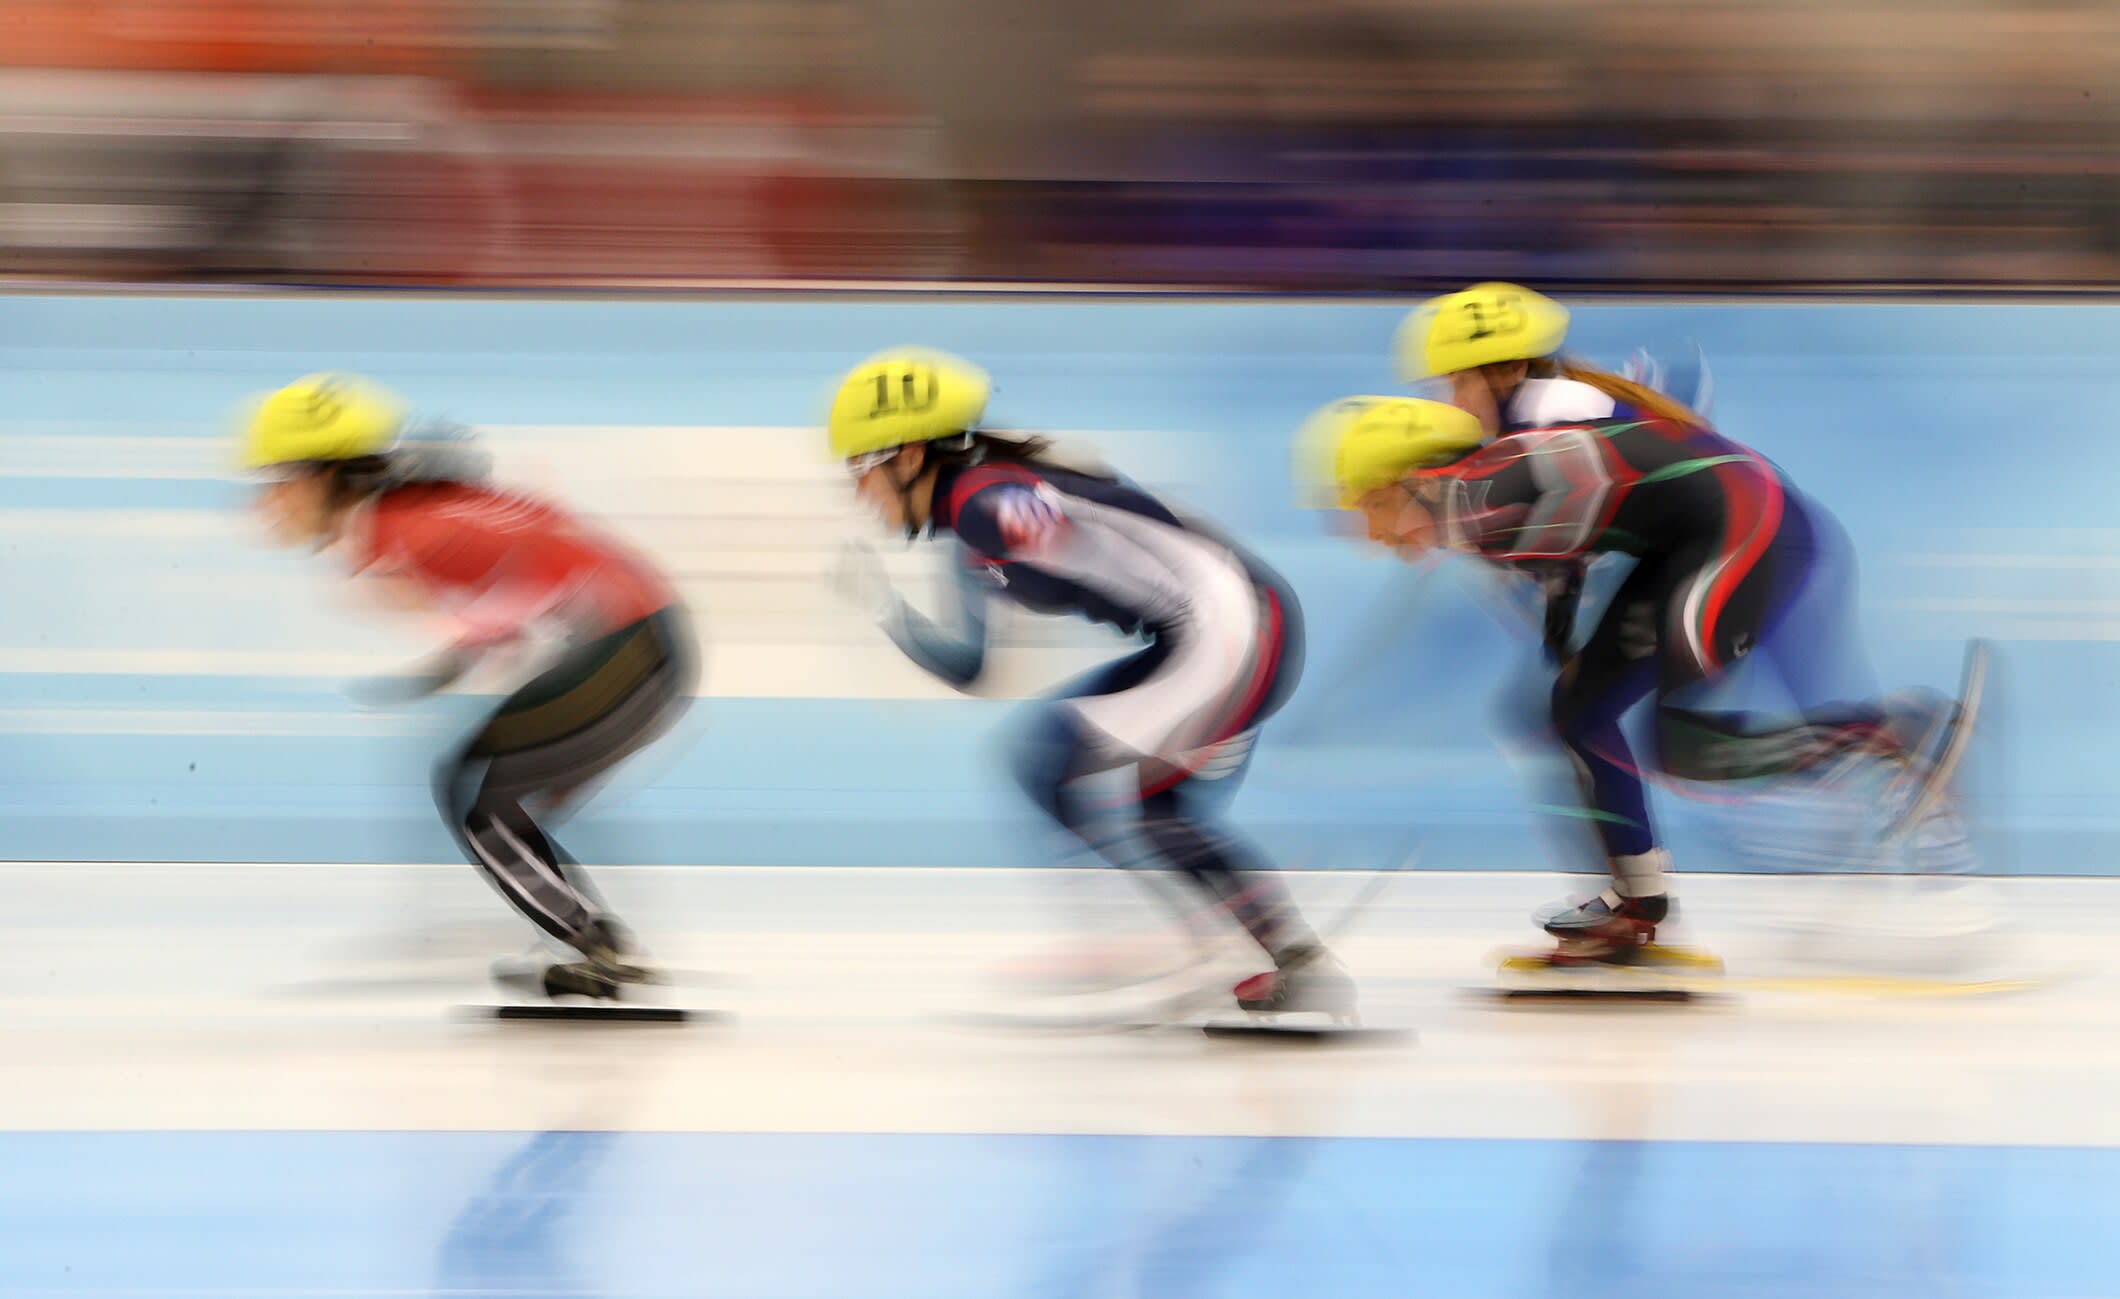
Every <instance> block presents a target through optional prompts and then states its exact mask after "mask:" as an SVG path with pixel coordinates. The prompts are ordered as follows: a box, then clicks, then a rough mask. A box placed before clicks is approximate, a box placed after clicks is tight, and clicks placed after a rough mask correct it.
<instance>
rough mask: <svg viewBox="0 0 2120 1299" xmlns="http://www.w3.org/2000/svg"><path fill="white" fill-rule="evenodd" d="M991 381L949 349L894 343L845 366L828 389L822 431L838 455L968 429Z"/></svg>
mask: <svg viewBox="0 0 2120 1299" xmlns="http://www.w3.org/2000/svg"><path fill="white" fill-rule="evenodd" d="M993 392H994V382H993V380H992V379H990V378H988V377H987V373H986V371H984V370H982V369H980V368H979V367H978V366H976V365H973V364H972V363H971V362H970V361H966V360H964V359H962V358H960V357H955V356H951V355H950V354H949V353H947V352H935V351H929V350H927V349H925V348H917V347H896V348H892V349H891V350H889V351H887V352H878V353H877V354H876V355H874V356H872V357H870V358H869V359H868V360H866V361H863V362H862V363H861V364H860V365H857V366H855V367H854V368H853V369H852V370H850V371H848V372H847V376H846V378H844V379H841V380H840V381H839V388H838V390H837V391H836V392H834V393H833V394H832V410H831V414H830V416H829V417H828V418H827V420H826V424H825V431H826V434H827V436H828V437H829V439H830V442H831V448H832V455H833V457H834V458H836V459H839V460H852V459H854V458H856V457H858V456H866V455H871V454H874V453H876V452H879V451H889V450H892V449H894V448H897V447H902V446H905V445H907V444H908V443H913V442H934V441H938V440H939V439H942V438H948V437H956V436H957V435H958V434H960V433H965V432H969V431H970V430H971V429H972V428H974V427H975V426H976V425H977V424H978V423H979V417H980V416H982V415H984V414H985V413H986V403H987V399H988V398H989V397H991V396H992V395H993Z"/></svg>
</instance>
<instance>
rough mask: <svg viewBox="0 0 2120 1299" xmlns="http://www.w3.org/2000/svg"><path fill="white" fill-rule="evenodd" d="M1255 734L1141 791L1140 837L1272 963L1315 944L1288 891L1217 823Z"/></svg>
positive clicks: (1233, 741)
mask: <svg viewBox="0 0 2120 1299" xmlns="http://www.w3.org/2000/svg"><path fill="white" fill-rule="evenodd" d="M1254 738H1255V735H1254V734H1253V733H1247V734H1245V735H1241V736H1236V737H1233V738H1232V739H1231V740H1230V741H1229V742H1227V744H1226V745H1225V746H1223V747H1224V749H1225V752H1224V753H1223V754H1222V755H1221V756H1220V757H1218V758H1215V759H1212V760H1211V761H1210V762H1209V763H1207V764H1203V766H1202V769H1201V770H1200V771H1199V772H1198V773H1196V774H1195V775H1193V776H1192V777H1189V778H1187V779H1185V780H1181V781H1179V782H1178V783H1176V784H1174V785H1169V786H1167V787H1163V788H1157V789H1151V790H1149V791H1147V792H1144V793H1143V795H1142V798H1141V803H1140V809H1139V811H1140V823H1139V824H1140V833H1141V837H1142V839H1143V840H1144V841H1145V842H1146V843H1147V844H1148V846H1149V848H1150V850H1151V851H1152V852H1153V853H1154V854H1155V856H1156V859H1157V861H1158V862H1159V863H1161V864H1162V865H1163V866H1164V867H1166V868H1168V869H1169V870H1171V871H1173V872H1175V873H1176V874H1177V875H1178V876H1179V877H1180V878H1183V879H1184V880H1186V881H1187V882H1188V883H1190V884H1191V885H1192V886H1193V887H1194V888H1195V889H1197V890H1198V891H1199V892H1200V893H1201V894H1202V895H1203V896H1204V897H1206V898H1207V899H1208V901H1209V902H1210V904H1212V905H1213V906H1215V907H1217V908H1219V909H1220V910H1222V911H1223V912H1224V913H1225V914H1227V915H1228V916H1229V917H1230V918H1231V919H1232V920H1234V921H1236V922H1237V923H1238V924H1239V925H1241V926H1243V928H1244V931H1245V932H1246V933H1247V934H1249V935H1251V938H1252V941H1254V942H1256V943H1257V944H1258V945H1259V948H1260V950H1261V951H1263V952H1265V953H1266V955H1267V956H1269V957H1271V958H1273V959H1274V960H1275V961H1276V962H1279V961H1280V960H1282V959H1283V957H1284V956H1287V955H1289V954H1290V953H1291V949H1296V951H1297V953H1298V954H1299V953H1300V950H1301V949H1303V948H1308V947H1314V946H1316V945H1317V941H1318V939H1317V935H1316V933H1314V932H1313V931H1312V930H1311V928H1310V926H1309V925H1308V924H1306V923H1305V922H1304V920H1303V917H1302V916H1301V914H1300V913H1299V912H1298V911H1297V910H1296V907H1295V904H1294V902H1293V901H1292V900H1291V899H1290V898H1289V896H1288V890H1287V889H1286V888H1285V887H1283V886H1282V884H1281V882H1280V880H1279V879H1277V878H1276V877H1274V876H1273V875H1272V874H1269V873H1268V872H1267V871H1266V869H1265V864H1264V862H1263V860H1262V859H1261V858H1260V856H1259V853H1258V851H1257V850H1256V849H1255V848H1254V847H1253V846H1252V845H1251V844H1249V843H1247V842H1246V841H1245V840H1244V839H1243V838H1242V837H1241V836H1239V835H1237V834H1235V833H1233V832H1231V831H1230V830H1228V829H1227V828H1226V827H1224V826H1223V825H1221V824H1220V817H1219V812H1220V810H1221V805H1223V804H1226V803H1227V802H1228V801H1229V799H1230V798H1231V797H1232V796H1233V795H1234V794H1235V792H1236V789H1237V787H1238V785H1239V784H1240V783H1241V782H1242V780H1243V777H1244V772H1245V770H1246V769H1247V768H1248V767H1249V766H1250V765H1251V747H1252V743H1253V740H1254Z"/></svg>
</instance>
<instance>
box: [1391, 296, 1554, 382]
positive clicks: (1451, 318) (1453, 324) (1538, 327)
mask: <svg viewBox="0 0 2120 1299" xmlns="http://www.w3.org/2000/svg"><path fill="white" fill-rule="evenodd" d="M1567 337H1568V309H1567V308H1566V307H1564V306H1562V305H1561V304H1560V303H1558V302H1555V301H1554V300H1553V299H1551V298H1549V297H1547V296H1546V295H1545V294H1543V293H1536V292H1533V291H1532V290H1530V289H1527V288H1524V287H1523V286H1522V285H1518V284H1503V283H1500V282H1489V283H1486V284H1475V285H1473V286H1472V287H1471V288H1469V289H1463V290H1460V291H1459V292H1456V293H1446V294H1444V295H1443V296H1442V297H1439V298H1430V299H1429V300H1428V301H1426V302H1424V303H1422V304H1421V305H1420V306H1418V307H1415V308H1414V309H1413V314H1412V315H1410V316H1408V317H1406V323H1405V324H1403V325H1401V326H1400V327H1399V336H1398V343H1397V348H1396V350H1397V352H1398V362H1399V377H1400V378H1402V379H1404V380H1405V381H1406V382H1408V383H1419V382H1420V381H1421V380H1423V379H1432V378H1435V377H1436V376H1437V375H1443V374H1456V373H1457V372H1458V371H1460V370H1474V369H1478V368H1479V367H1480V366H1483V365H1494V364H1497V363H1500V362H1503V361H1536V360H1538V359H1539V358H1541V357H1547V356H1552V355H1553V354H1554V353H1555V352H1558V351H1560V350H1561V343H1562V342H1563V341H1564V340H1565V339H1566V338H1567Z"/></svg>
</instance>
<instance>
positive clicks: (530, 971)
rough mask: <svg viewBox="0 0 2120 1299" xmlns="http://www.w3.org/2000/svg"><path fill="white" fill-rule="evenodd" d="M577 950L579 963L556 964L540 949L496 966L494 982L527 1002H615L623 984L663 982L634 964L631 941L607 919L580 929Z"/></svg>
mask: <svg viewBox="0 0 2120 1299" xmlns="http://www.w3.org/2000/svg"><path fill="white" fill-rule="evenodd" d="M575 947H576V950H577V951H578V952H580V953H581V958H580V959H579V960H573V961H555V960H553V959H552V958H551V956H550V955H548V952H549V950H550V949H549V948H546V947H542V946H540V947H538V948H533V949H532V951H531V952H530V953H529V954H527V955H525V956H521V957H514V958H511V959H508V960H504V961H498V962H495V963H494V965H493V968H492V974H493V981H494V982H495V983H498V984H499V985H501V986H502V987H504V988H507V989H509V990H511V991H513V992H517V993H520V994H522V995H524V996H530V997H548V998H557V997H587V998H590V999H591V1000H595V1001H616V1000H618V999H619V996H620V989H621V988H622V987H623V986H624V985H626V984H635V983H661V982H663V976H662V974H661V972H660V971H658V970H655V969H654V968H652V967H650V966H646V965H642V964H640V963H639V962H638V961H637V960H635V959H633V958H632V956H631V953H632V952H633V950H634V942H633V936H632V934H630V933H629V932H627V930H626V928H625V926H623V925H621V924H619V923H618V922H617V921H615V920H612V919H610V918H609V917H599V918H597V919H595V920H592V921H590V922H589V924H588V926H587V927H586V928H585V929H583V931H582V933H581V936H580V938H579V940H578V942H577V943H576V944H575Z"/></svg>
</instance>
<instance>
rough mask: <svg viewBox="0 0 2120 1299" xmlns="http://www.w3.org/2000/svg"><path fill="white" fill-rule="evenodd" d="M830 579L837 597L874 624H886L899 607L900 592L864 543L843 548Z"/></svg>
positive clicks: (875, 555)
mask: <svg viewBox="0 0 2120 1299" xmlns="http://www.w3.org/2000/svg"><path fill="white" fill-rule="evenodd" d="M826 579H827V580H828V581H829V582H830V583H831V584H832V591H833V593H834V594H836V595H837V596H838V597H839V598H840V599H842V600H845V601H846V602H847V603H848V604H851V605H853V606H854V607H855V608H856V609H858V610H860V611H861V612H862V613H863V614H864V615H866V616H867V617H868V618H870V619H871V620H872V621H875V622H883V621H885V620H886V619H888V618H889V617H890V616H891V615H892V614H893V613H894V612H896V610H897V608H898V592H897V591H895V590H893V589H892V587H891V579H890V578H889V577H888V576H887V575H886V574H885V573H884V571H883V560H882V558H881V557H880V556H878V555H877V554H876V552H875V550H874V549H873V548H871V547H869V546H866V545H864V544H862V543H861V542H858V541H849V542H847V543H846V544H845V545H843V546H841V547H840V548H839V557H838V558H837V559H836V560H834V561H833V564H832V568H831V571H830V572H829V573H827V574H826Z"/></svg>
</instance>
